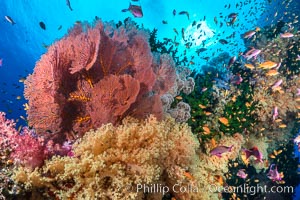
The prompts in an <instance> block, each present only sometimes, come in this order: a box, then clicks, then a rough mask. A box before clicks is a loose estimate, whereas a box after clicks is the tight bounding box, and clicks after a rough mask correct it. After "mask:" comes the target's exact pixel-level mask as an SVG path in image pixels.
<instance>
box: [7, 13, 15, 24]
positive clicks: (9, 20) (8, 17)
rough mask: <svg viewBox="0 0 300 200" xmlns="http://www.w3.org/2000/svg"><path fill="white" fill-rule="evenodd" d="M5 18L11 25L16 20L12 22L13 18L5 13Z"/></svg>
mask: <svg viewBox="0 0 300 200" xmlns="http://www.w3.org/2000/svg"><path fill="white" fill-rule="evenodd" d="M5 19H6V20H7V21H8V22H9V23H11V24H12V25H14V24H16V22H14V20H13V19H12V18H11V17H10V16H8V15H5Z"/></svg>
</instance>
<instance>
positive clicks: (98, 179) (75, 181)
mask: <svg viewBox="0 0 300 200" xmlns="http://www.w3.org/2000/svg"><path fill="white" fill-rule="evenodd" d="M198 145H199V144H198V142H197V140H196V138H195V137H194V136H193V134H192V132H191V130H190V128H189V127H188V125H187V124H179V123H176V122H175V120H174V119H171V118H167V119H166V120H163V121H161V122H159V121H157V120H156V119H155V118H154V117H150V118H148V119H147V120H146V121H142V122H141V121H137V120H134V119H132V118H127V119H126V120H124V121H123V124H122V125H120V126H118V127H114V126H113V125H112V124H107V125H104V126H102V127H101V128H99V129H97V130H91V131H89V132H87V133H86V134H85V135H84V137H83V138H82V139H81V140H80V141H79V142H77V143H76V144H74V153H75V156H74V157H54V158H52V159H51V160H49V161H48V162H46V164H45V166H44V167H43V168H42V169H40V170H39V171H38V172H37V171H34V172H29V171H25V170H24V169H22V168H19V169H18V170H17V171H16V174H15V179H16V180H17V181H19V182H23V183H27V185H28V186H32V187H47V188H49V189H50V190H52V192H54V193H55V194H56V195H57V196H58V197H59V198H60V199H68V198H74V199H142V198H145V191H144V190H143V189H140V190H138V189H137V185H139V184H143V185H144V184H145V185H147V186H151V185H153V184H161V185H162V186H168V187H170V188H171V187H172V185H174V184H176V183H180V184H188V183H189V182H190V181H192V180H189V179H188V178H187V177H186V176H184V173H185V172H186V170H189V166H190V165H192V163H193V162H195V160H196V159H195V158H196V148H197V147H198ZM33 175H34V176H33ZM150 193H151V192H150ZM176 195H177V196H180V197H184V198H185V199H189V197H188V195H189V194H180V192H179V193H178V194H176ZM162 196H163V193H162V192H156V193H151V194H148V195H147V199H159V198H161V197H162Z"/></svg>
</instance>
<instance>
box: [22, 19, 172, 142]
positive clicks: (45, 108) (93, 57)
mask: <svg viewBox="0 0 300 200" xmlns="http://www.w3.org/2000/svg"><path fill="white" fill-rule="evenodd" d="M148 38H149V35H148V32H146V31H144V30H138V29H136V27H134V26H133V25H132V23H130V22H128V23H127V24H125V25H122V26H120V27H118V28H114V27H113V26H112V25H107V24H106V25H104V24H103V23H102V22H101V21H98V22H97V23H96V25H95V27H93V28H91V27H90V26H89V25H87V24H80V25H76V26H75V28H74V29H73V30H71V31H70V32H69V34H68V35H67V36H65V37H64V38H63V39H61V40H60V41H58V42H56V43H54V44H53V45H52V46H51V47H50V48H49V49H48V52H47V53H46V54H45V55H43V56H42V58H41V60H40V61H39V62H38V63H37V65H36V67H35V69H34V73H33V74H32V75H30V76H29V77H28V78H27V80H26V81H25V97H26V99H28V100H29V110H28V111H27V114H28V120H29V124H30V125H31V126H33V127H35V128H36V130H37V133H39V134H40V133H44V132H46V131H47V130H51V131H52V132H53V133H54V135H55V136H58V139H60V142H63V141H64V140H65V139H66V138H65V137H64V135H67V137H69V136H72V137H74V133H78V134H79V136H81V135H82V134H84V133H85V132H86V131H88V130H89V129H91V128H98V127H99V126H101V125H102V124H103V123H108V122H112V123H114V124H117V123H119V122H120V121H121V120H122V118H124V117H125V116H127V115H131V116H134V117H137V118H144V117H146V116H147V115H149V114H154V115H155V116H156V117H157V118H162V113H163V110H162V104H161V100H160V96H161V95H162V94H164V93H165V92H166V91H167V90H168V89H169V88H170V87H171V86H172V85H173V84H174V81H175V78H174V77H175V70H174V63H173V62H172V61H171V58H170V57H168V56H166V55H164V56H159V55H157V57H158V58H159V62H155V60H154V59H153V55H152V53H151V50H150V46H149V43H148ZM167 80H168V81H167ZM164 81H166V82H165V83H164Z"/></svg>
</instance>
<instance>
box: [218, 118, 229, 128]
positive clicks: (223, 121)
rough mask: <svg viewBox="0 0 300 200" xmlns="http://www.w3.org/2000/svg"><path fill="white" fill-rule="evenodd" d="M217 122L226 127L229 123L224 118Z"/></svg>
mask: <svg viewBox="0 0 300 200" xmlns="http://www.w3.org/2000/svg"><path fill="white" fill-rule="evenodd" d="M219 121H220V122H221V123H222V124H224V125H225V126H228V124H229V122H228V119H227V118H225V117H220V118H219Z"/></svg>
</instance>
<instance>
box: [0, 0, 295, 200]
mask: <svg viewBox="0 0 300 200" xmlns="http://www.w3.org/2000/svg"><path fill="white" fill-rule="evenodd" d="M70 2H71V6H72V8H73V11H70V9H69V8H68V7H67V5H66V2H65V0H44V1H42V0H2V1H1V4H0V5H1V6H0V19H1V20H0V59H1V58H2V59H3V64H2V66H1V67H0V111H4V112H6V113H7V117H8V118H13V119H19V122H18V124H25V122H24V121H23V120H22V119H21V118H20V116H26V113H25V111H24V109H23V108H24V107H23V104H25V103H26V101H25V99H24V97H23V96H22V95H23V89H24V87H23V83H22V82H19V80H20V78H22V77H26V76H27V75H28V74H29V73H32V71H33V68H34V65H35V62H37V61H38V60H39V58H40V56H41V55H42V54H43V53H45V52H46V50H47V49H46V48H45V46H46V45H50V44H51V43H53V42H54V41H55V40H58V39H60V38H61V37H63V36H64V35H65V34H66V33H67V31H68V29H69V28H70V27H72V26H73V25H74V23H75V22H76V21H88V22H93V20H94V19H95V16H98V17H99V18H101V19H102V20H103V21H110V20H114V21H115V22H117V21H123V20H124V19H125V18H127V17H133V16H132V14H131V13H130V12H126V13H125V12H121V10H122V9H124V8H128V6H129V1H121V0H111V1H104V0H88V1H83V0H70ZM228 2H230V4H231V9H227V8H224V5H225V4H228ZM243 2H246V3H247V5H244V6H243V8H242V9H240V10H239V9H236V8H235V6H236V4H239V3H240V0H237V1H236V0H230V1H224V0H214V1H210V0H206V1H205V0H189V1H186V0H176V1H168V0H164V1H163V0H140V1H139V2H138V3H136V2H133V3H136V4H138V5H140V6H142V8H143V13H144V16H143V18H135V19H134V20H135V21H136V22H137V23H138V24H139V25H141V26H142V25H143V26H144V27H145V28H149V29H150V30H152V29H153V28H156V29H158V38H159V39H162V38H165V37H168V38H174V36H175V33H174V31H173V29H174V28H176V29H177V31H178V32H179V35H178V36H177V38H178V41H180V42H181V46H182V47H181V49H182V51H183V49H184V45H183V44H184V42H183V41H182V40H180V35H181V34H180V32H181V29H182V28H184V30H185V31H186V32H185V33H186V34H187V35H188V34H191V35H192V38H197V37H198V35H194V33H193V30H189V28H191V24H192V22H193V21H197V22H198V21H200V20H202V23H203V24H202V25H203V28H204V29H205V31H207V32H208V33H211V35H209V34H208V35H209V36H207V37H205V38H201V40H199V41H198V43H199V44H201V42H202V40H204V39H205V40H207V41H208V42H207V43H206V46H205V48H208V47H209V50H207V51H206V52H205V53H204V55H203V56H209V57H212V53H214V52H216V50H217V49H219V50H226V51H227V52H228V53H229V54H230V56H234V55H237V54H238V53H240V52H243V51H244V50H245V47H244V45H243V40H242V38H241V37H240V35H241V34H243V33H244V32H246V31H248V30H251V29H254V28H255V27H263V26H265V25H270V24H271V23H272V19H273V18H274V13H275V10H279V11H278V12H279V13H278V15H277V16H276V18H274V19H277V18H278V19H279V18H280V17H281V16H282V13H283V12H284V11H286V10H285V9H284V8H281V7H280V3H279V4H278V2H281V1H279V0H277V1H273V3H272V4H270V5H266V6H265V7H263V6H258V5H260V3H262V2H264V1H262V0H261V1H259V0H257V1H254V0H252V1H243ZM297 2H298V4H299V0H294V1H292V3H291V4H293V5H294V4H297ZM294 6H295V5H294ZM296 6H297V5H296ZM251 7H252V8H251ZM253 7H258V8H257V9H256V10H254V9H253ZM298 8H299V7H298ZM173 9H175V10H176V11H177V15H176V16H175V17H174V16H173V14H172V11H173ZM180 11H188V12H189V15H190V20H188V19H187V17H186V16H185V15H178V13H179V12H180ZM232 12H238V13H239V15H241V16H242V13H243V12H244V13H249V12H250V13H251V12H253V14H252V15H250V14H249V15H248V16H247V18H242V17H238V20H237V22H236V23H239V24H240V26H238V27H235V28H232V27H228V26H226V24H224V26H223V27H222V28H220V27H219V25H220V17H219V16H220V13H222V14H221V15H222V16H224V17H226V16H228V15H229V14H230V13H232ZM298 13H299V12H298ZM5 15H7V16H10V17H11V18H12V19H13V20H14V21H15V23H16V24H15V25H12V24H10V23H8V21H7V20H6V19H5V18H4V16H5ZM204 16H205V18H206V19H205V20H203V19H204ZM272 16H273V18H272ZM214 17H217V18H218V19H219V22H218V24H217V25H216V24H215V22H214ZM267 17H268V18H270V20H266V18H267ZM162 20H165V21H167V22H168V24H163V23H162ZM41 21H42V22H44V24H45V25H46V30H43V29H42V28H41V27H40V26H39V22H41ZM60 26H61V29H60V30H58V29H59V27H60ZM223 31H225V33H226V34H225V35H226V36H228V35H231V34H232V33H233V32H235V34H236V37H235V43H236V44H237V46H236V47H235V46H232V47H230V48H229V49H228V46H224V45H222V44H220V43H219V42H218V39H220V37H218V36H217V35H218V34H221V35H223ZM197 48H199V47H196V46H194V47H192V48H191V49H189V50H187V55H188V56H193V55H194V56H195V49H197ZM195 63H196V65H194V66H191V68H193V69H194V68H195V69H197V70H201V69H200V66H202V65H204V64H206V61H205V60H203V59H201V58H196V59H195ZM18 96H21V99H17V97H18ZM295 199H300V191H298V196H297V197H296V198H295Z"/></svg>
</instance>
